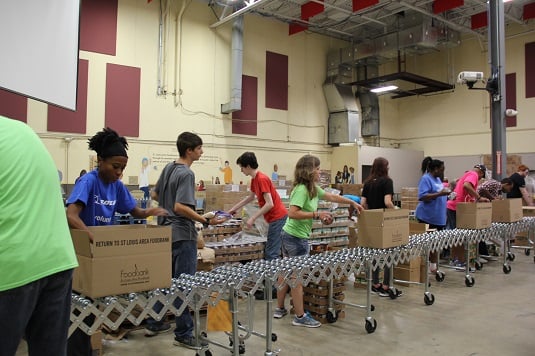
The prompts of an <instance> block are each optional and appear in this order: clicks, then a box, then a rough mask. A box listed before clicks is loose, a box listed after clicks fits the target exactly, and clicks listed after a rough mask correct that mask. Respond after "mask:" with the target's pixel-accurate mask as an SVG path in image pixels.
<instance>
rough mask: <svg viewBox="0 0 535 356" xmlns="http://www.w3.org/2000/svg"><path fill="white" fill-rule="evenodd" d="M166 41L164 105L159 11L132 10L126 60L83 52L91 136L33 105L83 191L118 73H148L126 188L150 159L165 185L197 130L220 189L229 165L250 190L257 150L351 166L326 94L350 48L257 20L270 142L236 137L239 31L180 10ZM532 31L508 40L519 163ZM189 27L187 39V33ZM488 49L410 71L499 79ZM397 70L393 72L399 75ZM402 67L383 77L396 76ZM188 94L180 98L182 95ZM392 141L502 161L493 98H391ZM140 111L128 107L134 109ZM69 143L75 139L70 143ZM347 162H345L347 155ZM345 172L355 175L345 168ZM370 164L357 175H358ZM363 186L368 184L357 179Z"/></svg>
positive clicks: (251, 39) (252, 46)
mask: <svg viewBox="0 0 535 356" xmlns="http://www.w3.org/2000/svg"><path fill="white" fill-rule="evenodd" d="M170 3H171V7H170V8H169V9H168V13H169V16H168V18H167V21H166V28H165V30H164V32H165V36H164V53H165V56H164V64H163V66H162V68H161V69H162V71H163V77H162V81H163V82H162V83H163V85H164V88H165V90H166V91H167V95H164V96H157V95H156V89H157V83H158V78H157V73H158V56H157V54H158V2H157V1H154V2H151V3H150V4H147V1H146V0H120V1H119V12H118V38H117V55H116V56H108V55H102V54H97V53H90V52H81V53H80V57H81V58H84V59H88V60H89V94H88V121H87V134H86V135H82V136H78V135H69V134H62V133H49V132H47V131H46V113H47V106H46V104H43V103H40V102H36V101H33V100H30V101H29V104H28V123H29V124H30V126H31V127H32V128H34V129H35V130H36V131H37V132H38V133H39V134H40V135H41V137H42V138H43V140H44V142H45V144H46V146H47V147H48V149H49V150H50V152H51V153H52V155H53V157H54V159H55V162H56V164H57V166H58V168H59V169H61V170H62V171H64V183H72V182H73V181H74V179H75V178H76V176H77V175H78V172H79V171H80V170H81V169H83V168H88V162H89V156H90V155H93V154H94V152H91V151H88V150H87V142H86V141H87V138H88V137H89V136H91V135H93V134H94V133H95V132H96V131H98V130H100V129H102V127H103V126H104V109H105V108H104V98H105V91H104V86H105V70H106V63H117V64H121V65H128V66H135V67H140V68H141V103H140V110H141V111H140V137H139V138H128V139H129V143H130V151H129V156H130V163H129V166H128V167H127V171H126V172H125V181H126V182H128V178H129V177H137V174H138V171H139V167H140V162H141V159H142V158H143V157H149V158H154V161H153V166H156V168H157V169H156V170H154V171H153V172H152V173H151V175H150V180H151V182H152V183H154V182H155V181H156V179H157V178H158V175H159V169H161V166H162V165H163V164H164V163H165V162H166V161H169V160H171V159H173V158H174V157H175V156H176V148H175V140H176V137H177V135H178V134H179V133H180V132H182V131H185V130H190V131H194V132H196V133H198V134H199V135H200V136H201V137H202V138H203V140H204V143H205V145H204V151H205V154H204V158H203V160H202V161H200V162H198V163H196V164H195V165H194V166H193V168H194V170H195V172H196V174H197V179H204V180H206V181H211V179H212V177H213V176H215V175H219V176H220V177H221V174H218V167H219V165H220V161H224V160H229V161H230V162H231V166H232V167H233V169H234V181H235V182H239V181H240V180H244V181H247V179H245V177H244V176H243V175H242V174H241V173H240V172H239V171H238V168H237V166H236V165H235V161H236V158H237V157H238V156H239V155H240V154H241V153H242V152H244V151H246V150H252V151H254V152H256V154H257V156H258V159H259V162H260V169H261V170H263V171H265V172H266V173H270V172H271V170H272V167H273V164H274V163H277V164H278V165H279V173H280V174H282V175H287V176H288V177H291V176H292V175H293V169H294V165H295V162H296V161H297V159H298V158H299V157H300V156H302V155H303V154H306V153H311V154H315V155H317V156H319V157H320V159H321V161H322V167H323V168H324V169H331V164H332V165H333V167H334V168H333V169H336V168H337V167H338V166H340V162H339V157H338V156H336V157H335V156H332V152H333V149H332V148H331V147H330V146H328V145H326V142H327V139H326V137H327V115H328V113H327V108H326V103H325V99H324V97H323V92H322V88H321V85H322V83H323V81H324V80H325V73H326V54H327V52H328V51H329V50H330V49H334V48H342V47H347V46H348V44H347V43H343V42H341V41H337V40H333V39H329V38H327V37H324V36H319V35H315V34H311V33H307V32H301V33H299V34H297V35H293V36H288V27H287V25H286V24H281V23H278V22H276V21H274V20H271V19H265V18H261V17H258V16H252V15H247V16H246V17H245V21H244V23H245V28H244V53H243V72H244V74H245V75H249V76H255V77H257V78H258V135H257V136H254V137H252V136H246V135H233V134H232V133H231V131H232V130H231V120H230V118H229V116H228V115H222V114H220V106H221V104H223V103H227V102H228V101H229V98H230V91H229V86H230V84H229V83H230V78H229V76H230V73H229V72H230V37H231V36H230V35H231V28H232V23H231V22H230V23H228V24H225V25H223V26H221V27H220V28H217V29H210V28H209V25H210V24H212V23H214V22H215V21H216V19H215V17H214V15H213V13H212V12H211V10H210V9H209V7H208V6H206V4H205V3H201V2H197V1H194V2H189V1H188V2H187V4H188V5H185V7H184V8H183V10H184V13H183V16H182V17H181V18H179V23H180V26H176V25H177V22H176V21H175V19H176V18H177V14H178V13H179V11H180V10H181V7H182V6H183V5H184V4H186V3H183V2H182V1H174V2H170ZM534 27H535V24H533V23H531V24H528V25H526V26H525V27H523V28H518V29H513V30H508V31H509V33H511V32H512V31H514V32H520V31H531V32H529V33H528V34H527V35H518V36H516V37H514V38H511V39H508V40H507V49H506V50H507V53H506V55H507V56H506V67H507V72H508V73H510V72H516V73H517V101H518V111H519V112H520V114H519V116H518V127H517V128H514V129H509V130H508V131H507V151H508V152H509V153H517V152H533V149H532V140H531V139H530V138H532V137H533V133H534V130H535V121H534V120H532V118H531V116H532V114H533V113H535V99H533V98H531V99H525V98H524V96H525V93H524V59H523V58H524V55H523V54H524V44H525V43H527V42H533V41H535V33H534V32H533V29H534ZM177 28H178V32H176V31H175V30H176V29H177ZM484 42H485V41H481V42H480V41H477V40H475V39H468V40H465V41H464V42H463V44H462V45H461V46H460V47H456V48H452V49H449V50H447V51H442V52H439V53H432V54H427V55H422V56H417V57H410V58H408V59H407V69H408V70H409V71H416V72H417V73H418V74H421V75H425V76H429V77H434V78H437V79H439V80H443V81H450V82H452V81H453V80H454V78H455V76H456V75H457V73H458V72H460V71H463V70H477V71H483V72H485V75H486V76H488V74H489V69H488V67H489V65H488V60H487V57H488V53H487V51H486V48H485V45H484ZM266 51H272V52H276V53H280V54H283V55H287V56H288V58H289V108H288V110H287V111H283V110H273V109H266V108H265V101H264V97H265V92H264V86H265V52H266ZM389 66H392V64H389ZM389 70H390V68H387V67H384V68H381V69H380V72H381V74H386V73H387V71H389ZM173 93H177V94H178V93H180V95H173ZM379 102H380V112H381V128H380V130H381V139H380V144H381V146H383V147H387V148H392V147H397V145H398V144H400V146H401V148H406V149H410V150H419V151H423V152H424V153H425V155H431V156H446V155H447V156H455V155H467V154H484V153H490V149H491V147H490V145H491V143H490V139H491V138H490V129H489V117H490V113H489V102H488V94H487V93H486V92H485V91H475V90H472V91H469V90H468V89H467V88H466V87H465V86H458V87H457V88H456V89H455V91H454V92H451V93H445V94H439V95H432V96H423V97H412V98H404V99H390V98H389V97H388V96H381V97H380V99H379ZM125 105H128V103H125ZM65 137H72V138H73V140H72V141H71V142H70V143H68V142H66V141H65V140H64V138H65ZM340 157H341V159H342V160H346V158H345V156H343V155H342V156H340ZM342 166H343V164H342ZM358 166H359V165H355V167H356V168H357V167H358ZM357 176H360V175H359V174H357Z"/></svg>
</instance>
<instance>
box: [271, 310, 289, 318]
mask: <svg viewBox="0 0 535 356" xmlns="http://www.w3.org/2000/svg"><path fill="white" fill-rule="evenodd" d="M286 314H288V310H286V308H275V312H274V313H273V317H274V318H275V319H281V318H282V317H284V316H285V315H286Z"/></svg>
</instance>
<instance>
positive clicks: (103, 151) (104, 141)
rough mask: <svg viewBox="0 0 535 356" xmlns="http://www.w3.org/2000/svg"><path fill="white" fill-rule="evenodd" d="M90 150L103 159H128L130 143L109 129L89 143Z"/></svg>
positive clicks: (91, 139) (97, 134)
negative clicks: (116, 157) (114, 157)
mask: <svg viewBox="0 0 535 356" xmlns="http://www.w3.org/2000/svg"><path fill="white" fill-rule="evenodd" d="M87 142H88V143H89V149H91V150H93V151H96V152H97V155H98V156H99V157H101V158H108V157H113V156H124V157H128V155H127V154H126V150H128V142H126V138H124V137H122V136H119V134H118V133H117V132H116V131H114V130H112V129H111V128H109V127H107V128H105V129H103V130H102V131H99V132H97V133H96V134H95V136H93V137H91V138H90V139H89V140H88V141H87Z"/></svg>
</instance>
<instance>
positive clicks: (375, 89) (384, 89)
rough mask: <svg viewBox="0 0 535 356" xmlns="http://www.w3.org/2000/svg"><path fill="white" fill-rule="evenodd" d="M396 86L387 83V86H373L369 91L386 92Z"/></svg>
mask: <svg viewBox="0 0 535 356" xmlns="http://www.w3.org/2000/svg"><path fill="white" fill-rule="evenodd" d="M397 88H398V87H397V86H395V85H387V86H384V87H379V88H373V89H371V90H370V91H371V92H372V93H376V94H379V93H384V92H387V91H392V90H396V89H397Z"/></svg>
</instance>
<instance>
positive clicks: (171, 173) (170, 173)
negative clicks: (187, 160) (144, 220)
mask: <svg viewBox="0 0 535 356" xmlns="http://www.w3.org/2000/svg"><path fill="white" fill-rule="evenodd" d="M154 190H155V192H156V193H157V194H158V196H159V203H160V207H162V208H164V209H166V210H167V211H168V212H169V216H166V217H158V224H159V225H171V227H172V236H173V242H175V241H185V240H197V230H196V229H195V222H194V221H193V220H191V219H189V218H186V217H184V216H181V215H178V214H175V212H174V211H173V208H174V205H175V203H181V204H184V205H187V206H188V207H190V208H191V209H192V210H195V173H193V171H192V170H191V169H190V168H189V167H188V166H187V165H185V164H182V163H175V162H171V163H169V164H167V165H166V166H165V168H164V169H163V171H162V174H161V175H160V178H159V179H158V183H156V186H155V187H154Z"/></svg>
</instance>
